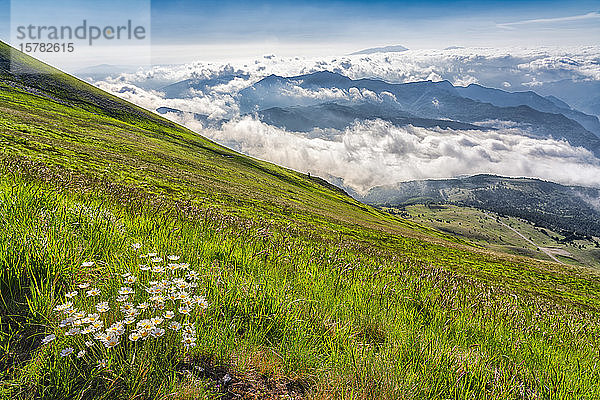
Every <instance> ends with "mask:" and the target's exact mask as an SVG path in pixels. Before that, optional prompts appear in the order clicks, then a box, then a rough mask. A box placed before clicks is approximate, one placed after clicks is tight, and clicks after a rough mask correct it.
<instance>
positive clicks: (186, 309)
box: [179, 306, 191, 315]
mask: <svg viewBox="0 0 600 400" xmlns="http://www.w3.org/2000/svg"><path fill="white" fill-rule="evenodd" d="M190 311H191V310H190V308H189V307H187V306H183V307H179V314H182V315H190Z"/></svg>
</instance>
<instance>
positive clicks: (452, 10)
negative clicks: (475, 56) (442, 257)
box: [0, 0, 600, 62]
mask: <svg viewBox="0 0 600 400" xmlns="http://www.w3.org/2000/svg"><path fill="white" fill-rule="evenodd" d="M15 1H23V0H15ZM70 1H71V2H72V1H73V0H70ZM80 3H82V4H85V3H87V4H90V3H91V2H84V1H81V2H80ZM94 3H95V4H96V5H98V4H100V5H102V7H104V8H105V9H106V10H107V12H108V10H111V11H112V12H114V10H118V9H119V7H120V6H122V4H123V0H119V1H116V0H109V1H105V2H102V1H96V2H94ZM51 4H53V9H55V10H57V13H59V12H61V5H62V4H64V1H61V0H57V1H53V2H52V3H51ZM83 8H85V6H84V7H83ZM96 8H97V7H96ZM9 10H10V0H0V13H1V14H0V38H2V39H3V40H8V39H9V37H10V31H9V22H10V14H9ZM94 13H98V11H97V10H96V11H94ZM151 16H152V44H153V48H154V49H153V51H154V52H155V54H156V56H157V57H159V58H160V61H161V62H165V61H167V60H168V59H172V62H180V61H181V62H183V61H189V60H186V59H185V58H186V54H187V53H189V52H190V51H192V49H194V48H196V49H197V50H199V51H201V52H202V54H203V55H204V56H205V58H222V57H227V55H228V54H229V55H231V56H234V55H237V54H241V53H243V54H244V55H245V54H246V53H248V54H249V53H252V52H256V53H257V54H266V53H276V54H280V55H293V54H297V55H314V56H318V55H324V54H328V53H329V54H331V53H332V52H334V51H337V52H340V51H341V52H350V51H355V50H360V49H361V48H365V47H374V46H385V45H393V44H401V45H404V46H406V47H409V48H412V49H415V48H443V47H447V46H452V45H457V46H498V47H508V46H543V45H544V46H561V45H586V44H589V45H593V44H597V43H598V38H600V0H596V1H577V2H574V1H571V2H569V1H485V2H484V1H419V2H408V1H358V0H351V1H332V2H321V1H258V2H250V1H237V0H213V1H191V0H177V1H166V0H153V1H151Z"/></svg>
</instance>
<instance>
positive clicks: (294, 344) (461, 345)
mask: <svg viewBox="0 0 600 400" xmlns="http://www.w3.org/2000/svg"><path fill="white" fill-rule="evenodd" d="M0 187H1V190H2V196H1V197H0V199H1V202H0V216H1V218H2V222H3V223H2V236H1V237H2V239H1V240H0V257H1V260H2V270H1V271H2V276H1V284H2V304H3V313H2V315H3V317H2V324H3V325H2V326H3V329H2V332H3V336H2V348H3V349H5V351H6V352H5V355H4V356H3V359H2V363H3V366H4V367H3V368H2V370H4V372H3V375H2V382H3V386H2V390H3V392H4V393H5V394H6V396H16V397H20V398H64V397H70V396H75V395H77V394H79V395H81V396H83V397H82V398H87V397H97V398H111V399H112V398H121V397H123V398H125V397H126V398H131V397H134V396H140V397H142V398H160V397H161V396H164V395H167V394H168V393H173V392H178V393H179V392H181V394H182V397H185V396H184V394H185V393H189V392H190V390H191V389H189V385H190V383H189V382H190V381H189V379H190V377H189V374H190V373H192V374H193V372H184V369H183V367H182V366H184V365H188V366H189V365H192V366H194V365H195V366H197V367H198V368H199V369H202V368H206V363H207V362H209V363H210V364H209V365H222V366H229V368H231V373H232V374H238V375H239V376H243V375H244V374H246V373H248V374H251V373H252V371H263V373H267V374H268V376H272V377H273V379H275V378H277V377H279V378H281V377H285V378H286V379H289V380H295V381H297V382H299V384H301V385H302V387H304V388H305V390H306V392H305V393H304V396H306V397H311V396H314V397H316V398H323V397H326V398H327V397H328V398H365V399H366V398H375V397H378V398H398V397H423V398H456V397H460V398H463V397H473V398H535V397H536V396H537V398H590V399H591V398H595V397H597V396H598V395H599V390H600V388H599V386H598V383H597V382H598V378H599V377H600V376H599V375H600V372H599V371H598V367H597V366H596V365H597V363H598V361H600V360H599V356H598V343H597V337H598V333H599V332H600V330H599V325H598V319H597V317H596V315H595V312H594V311H591V310H590V311H586V309H585V308H581V307H580V306H570V307H565V306H562V305H559V304H557V303H555V302H554V301H553V300H551V299H544V297H540V296H539V295H529V294H528V291H527V290H525V291H522V292H519V291H516V292H515V291H511V290H505V289H501V288H498V287H495V285H490V284H485V283H481V282H479V281H478V280H476V279H473V278H467V277H466V276H464V275H456V274H454V273H452V272H450V271H448V270H446V269H445V268H444V266H443V265H427V264H423V263H420V262H417V261H411V260H410V259H406V258H397V257H396V256H395V255H394V252H388V251H385V250H381V249H376V248H375V247H374V248H373V250H372V251H368V250H367V251H365V250H364V249H358V248H357V247H356V246H355V245H353V243H352V242H348V241H345V240H342V241H340V242H338V243H325V242H313V241H310V240H308V241H307V240H306V239H304V238H302V237H295V236H293V235H289V234H287V233H286V232H285V231H279V230H270V231H265V229H264V228H263V227H261V226H260V225H250V226H249V228H247V229H240V226H236V225H235V224H233V225H232V224H231V222H230V221H228V220H226V219H225V218H223V219H219V218H215V219H212V220H197V221H194V220H188V219H186V218H184V217H179V218H173V217H171V218H168V217H166V216H161V213H160V212H159V213H158V214H156V213H154V214H153V213H134V214H131V213H130V212H129V211H127V209H125V208H123V207H122V206H119V205H118V204H114V203H110V202H103V201H101V200H98V199H97V198H95V196H93V195H85V196H82V195H77V194H69V193H67V192H64V191H60V190H57V189H53V188H52V186H49V185H46V184H40V183H36V182H35V181H28V180H26V179H22V178H20V177H19V176H9V175H6V174H5V175H3V179H2V183H1V186H0ZM140 208H141V207H140ZM163 211H165V212H166V211H167V210H163ZM137 243H143V246H141V247H142V248H139V249H138V248H134V247H133V246H132V245H136V247H137ZM148 253H156V254H150V256H148ZM140 254H141V255H143V256H144V255H145V256H146V257H141V258H140ZM172 254H177V255H180V256H181V259H180V260H177V261H175V260H169V259H168V258H167V257H168V255H172ZM92 260H93V261H94V262H93V263H91V262H90V261H92ZM153 260H154V261H156V262H153ZM169 264H177V265H184V268H176V269H174V270H172V271H169V269H168V265H169ZM188 264H189V267H185V266H186V265H188ZM148 266H149V268H148ZM482 267H484V264H482ZM156 274H159V276H164V277H165V278H166V277H170V284H169V292H170V287H173V281H174V280H175V284H177V282H179V283H183V282H187V283H189V282H195V283H196V284H197V289H198V290H199V293H198V294H197V295H198V296H203V297H204V298H205V299H208V300H209V301H210V307H208V308H207V309H204V308H199V307H196V308H195V310H196V311H202V312H199V313H197V314H191V315H190V316H187V315H185V312H184V314H183V315H182V314H181V313H179V310H178V309H179V306H178V307H175V306H174V304H173V305H171V306H167V305H166V304H167V302H165V303H166V304H165V308H164V310H158V309H155V308H152V310H154V311H156V312H154V311H153V313H152V315H155V314H156V315H158V316H160V317H161V318H163V321H162V322H161V323H162V324H165V321H166V320H167V319H168V318H166V314H165V313H166V311H167V309H169V311H172V312H173V313H175V314H176V315H177V317H178V318H180V317H183V318H184V319H183V321H190V322H192V323H193V326H194V327H195V328H196V332H197V333H196V338H197V339H196V340H195V344H196V346H195V347H193V348H190V349H186V348H185V347H183V346H182V345H181V336H180V335H179V334H178V333H177V332H175V331H169V329H168V328H166V327H165V328H164V329H165V334H164V335H161V337H160V338H158V339H157V338H150V339H147V340H146V341H144V340H140V339H138V340H136V341H133V340H131V339H130V338H129V336H130V335H131V334H132V333H133V331H134V329H132V328H135V327H134V326H133V325H135V324H137V322H139V321H140V320H143V319H150V317H151V314H148V315H146V314H139V315H138V316H137V319H136V322H135V324H133V323H132V327H127V326H125V328H124V329H125V332H123V334H122V339H121V340H120V343H119V344H118V345H116V346H114V347H112V348H109V347H106V346H105V345H103V344H102V343H101V342H100V341H98V340H94V339H92V341H93V342H94V345H93V346H92V347H91V348H90V347H87V346H86V345H85V341H86V340H84V338H83V337H80V336H81V335H80V334H79V335H74V336H65V335H64V331H65V329H67V327H66V326H65V327H63V328H61V327H60V326H59V325H60V322H61V320H63V318H59V315H57V312H56V311H55V308H56V307H57V306H58V307H59V308H60V305H61V304H64V303H65V301H68V302H71V303H72V305H67V306H63V308H64V309H65V310H67V309H74V308H77V309H78V311H79V310H85V313H86V315H85V318H89V317H90V316H89V315H88V314H100V315H101V316H102V318H103V319H104V321H106V322H105V323H104V324H103V328H107V327H110V326H111V325H112V324H113V323H114V322H117V321H122V319H123V318H124V317H125V314H123V313H122V310H121V307H122V305H123V304H124V303H125V302H118V301H116V300H118V298H119V296H128V298H127V300H128V301H130V302H132V304H133V303H135V304H136V305H139V304H140V303H145V302H150V300H149V298H150V297H152V296H153V295H155V294H153V293H148V291H147V290H146V289H150V288H152V287H153V286H152V285H149V282H150V278H151V277H152V276H154V275H156ZM190 274H191V275H190ZM133 277H136V278H133ZM186 277H187V278H192V277H193V279H185V278H186ZM178 278H179V279H181V278H184V280H183V282H182V281H181V280H177V279H178ZM571 279H581V284H584V283H585V282H587V284H592V283H593V281H589V280H587V279H586V277H582V278H577V277H576V276H573V277H572V278H571ZM152 280H156V279H154V278H153V279H152ZM159 281H160V280H159ZM155 283H157V282H155ZM87 284H89V286H87ZM80 285H81V287H80ZM86 286H87V287H86ZM593 287H594V290H597V287H596V286H593ZM92 288H97V289H99V292H100V294H99V295H98V296H92V295H94V294H95V293H92V295H90V296H89V297H88V295H87V294H88V293H89V291H90V290H91V289H92ZM126 288H131V289H132V290H131V291H134V292H135V294H132V293H129V292H130V290H128V289H126ZM75 291H77V294H74V292H75ZM152 291H153V290H150V292H152ZM119 292H120V293H119ZM67 295H68V296H69V297H70V298H65V296H67ZM134 299H135V301H134ZM155 300H156V299H155ZM104 301H108V305H103V304H102V303H103V302H104ZM169 301H171V302H172V300H169ZM178 301H180V300H178ZM99 303H100V310H98V308H97V307H96V306H97V305H99ZM103 306H104V307H106V306H108V307H109V308H110V310H107V311H105V312H104V313H101V312H100V311H101V310H104V308H103ZM149 308H150V306H149ZM138 310H139V308H138ZM158 311H160V312H158ZM59 312H64V310H62V311H61V310H60V309H59ZM143 312H146V311H143ZM110 313H114V314H113V315H111V314H110ZM92 317H93V315H92ZM88 325H89V324H88ZM125 325H126V324H125ZM69 329H72V327H69ZM119 329H121V328H119V327H117V330H119ZM49 334H55V335H56V339H55V340H53V341H51V342H50V343H48V344H46V345H44V344H43V341H44V338H46V337H47V335H49ZM126 336H127V337H126ZM65 348H72V349H73V352H72V353H70V354H68V355H65V356H64V357H61V352H62V351H64V349H65ZM82 350H85V352H86V353H85V354H83V355H82V356H81V357H77V356H78V354H79V353H80V352H81V351H82ZM252 354H255V356H252ZM207 360H209V361H207ZM186 368H187V369H186V370H185V371H188V370H191V371H198V370H199V369H194V367H186ZM186 382H187V383H186ZM192 382H194V383H193V385H196V386H197V385H198V382H203V383H202V384H201V385H200V388H197V389H195V390H194V391H193V393H200V396H203V397H213V396H218V392H219V390H222V387H220V388H219V387H217V386H216V385H217V384H215V382H213V381H211V379H208V378H206V377H205V376H204V375H202V374H200V373H198V377H197V379H196V380H193V381H192ZM221 386H222V384H221ZM211 393H212V394H211ZM86 396H87V397H86Z"/></svg>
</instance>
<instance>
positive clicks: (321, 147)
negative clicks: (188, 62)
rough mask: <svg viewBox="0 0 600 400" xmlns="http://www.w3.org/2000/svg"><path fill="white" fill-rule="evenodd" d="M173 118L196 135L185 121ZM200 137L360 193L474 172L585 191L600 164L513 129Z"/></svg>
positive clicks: (362, 125)
mask: <svg viewBox="0 0 600 400" xmlns="http://www.w3.org/2000/svg"><path fill="white" fill-rule="evenodd" d="M174 120H175V121H176V122H180V123H183V124H187V126H188V127H190V128H192V129H194V126H192V125H189V122H190V118H189V117H185V116H174ZM201 133H202V134H203V135H205V136H207V137H209V138H210V139H213V140H215V141H217V142H219V143H222V144H224V145H227V146H229V147H232V148H234V149H235V150H238V151H240V152H242V153H245V154H248V155H251V156H254V157H258V158H261V159H264V160H268V161H271V162H274V163H276V164H280V165H285V166H287V167H290V168H293V169H296V170H299V171H302V172H310V173H312V174H314V175H319V176H323V177H328V176H335V177H340V178H343V180H344V184H345V185H347V186H349V187H352V188H353V189H355V190H357V191H359V192H364V191H366V190H368V189H369V188H371V187H373V186H377V185H385V184H392V183H395V182H399V181H406V180H413V179H426V178H450V177H455V176H458V175H464V174H478V173H491V174H498V175H504V176H515V177H520V176H526V177H537V178H542V179H548V180H552V181H556V182H560V183H564V184H578V185H588V186H592V185H597V184H598V176H600V160H598V159H596V158H594V156H593V155H592V154H591V153H590V152H589V151H588V150H585V149H583V148H580V147H573V146H571V145H570V144H568V143H567V142H565V141H557V140H553V139H536V138H530V137H526V136H523V135H522V132H520V131H518V130H517V129H514V128H512V129H500V130H498V131H478V130H470V131H462V130H461V131H456V130H452V129H425V128H419V127H413V126H406V127H397V126H394V125H392V124H390V123H388V122H385V121H381V120H376V121H363V122H356V123H355V124H353V125H352V126H350V127H348V128H347V129H345V130H344V131H335V130H329V131H327V132H316V133H315V132H312V133H308V134H300V133H296V132H288V131H286V130H283V129H279V128H276V127H273V126H270V125H268V124H265V123H263V122H260V121H258V120H256V119H254V118H251V117H244V118H241V119H237V120H233V121H230V122H228V123H226V124H225V125H224V126H223V127H222V129H204V130H202V131H201ZM315 136H316V137H315Z"/></svg>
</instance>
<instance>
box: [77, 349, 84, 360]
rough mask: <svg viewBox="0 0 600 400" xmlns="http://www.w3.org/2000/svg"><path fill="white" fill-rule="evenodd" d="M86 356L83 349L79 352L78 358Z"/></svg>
mask: <svg viewBox="0 0 600 400" xmlns="http://www.w3.org/2000/svg"><path fill="white" fill-rule="evenodd" d="M83 356H85V350H81V351H80V352H79V353H77V358H81V357H83Z"/></svg>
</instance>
